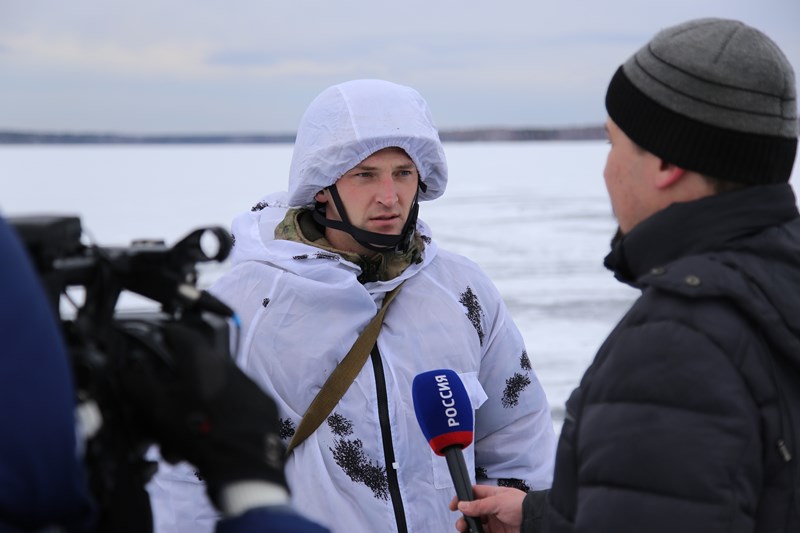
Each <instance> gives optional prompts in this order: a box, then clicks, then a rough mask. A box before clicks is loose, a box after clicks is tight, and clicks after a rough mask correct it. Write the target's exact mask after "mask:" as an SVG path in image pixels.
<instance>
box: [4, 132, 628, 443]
mask: <svg viewBox="0 0 800 533" xmlns="http://www.w3.org/2000/svg"><path fill="white" fill-rule="evenodd" d="M445 150H446V153H447V156H448V161H449V166H450V182H449V184H448V189H447V192H446V193H445V195H444V196H443V197H442V198H440V199H438V200H435V201H433V202H427V203H423V204H422V206H421V209H420V218H422V219H423V220H425V221H426V222H427V223H428V224H429V225H430V226H431V227H432V229H433V232H434V237H435V238H436V239H437V240H438V241H439V243H440V245H441V246H442V247H444V248H447V249H450V250H451V251H454V252H457V253H461V254H464V255H466V256H468V257H470V258H471V259H473V260H474V261H476V262H477V263H479V264H480V265H481V266H482V267H483V268H484V269H485V270H486V272H487V273H488V274H489V275H490V277H491V278H492V279H493V280H494V282H495V283H496V284H497V286H498V288H499V289H500V292H501V293H502V294H503V297H504V298H505V300H506V303H507V304H508V306H509V308H510V309H511V312H512V314H513V316H514V317H515V320H516V321H517V324H518V325H519V328H520V330H521V331H522V333H523V335H524V337H525V340H526V343H527V348H528V354H529V356H530V359H531V361H532V363H533V365H534V369H535V370H536V372H537V373H538V375H539V378H540V380H541V381H542V383H543V386H544V388H545V391H546V392H547V395H548V397H549V400H550V403H551V405H552V407H553V412H554V423H555V425H556V427H559V426H560V422H561V417H562V416H563V405H564V402H565V401H566V399H567V397H568V396H569V393H570V392H571V391H572V389H573V388H574V387H575V386H576V385H577V383H578V380H579V379H580V377H581V375H582V374H583V370H584V369H585V368H586V366H587V365H588V364H589V363H590V362H591V360H592V358H593V356H594V353H595V351H596V350H597V348H598V347H599V345H600V343H601V342H602V341H603V339H604V338H605V336H606V335H607V333H608V332H609V331H610V330H611V328H612V327H613V325H614V324H615V323H616V322H617V320H618V319H619V318H620V317H621V315H622V314H623V313H624V312H625V310H626V309H627V308H628V306H629V305H630V303H631V302H632V301H633V299H634V298H635V297H636V291H634V290H633V289H631V288H629V287H626V286H623V285H621V284H619V283H618V282H616V281H615V280H614V279H613V277H612V276H611V274H610V273H609V272H608V271H606V270H605V269H604V268H603V266H602V259H603V257H604V256H605V254H606V253H607V251H608V243H609V240H610V238H611V236H612V234H613V232H614V229H615V227H616V224H615V222H614V219H613V216H612V214H611V209H610V206H609V202H608V200H607V197H606V192H605V187H604V184H603V178H602V170H603V165H604V163H605V156H606V153H607V150H608V146H607V145H606V143H604V142H597V141H591V142H520V143H463V144H460V143H448V144H446V145H445ZM290 158H291V146H290V145H212V146H170V145H157V146H143V145H130V146H36V145H26V146H0V168H2V176H0V212H2V213H3V214H4V215H6V216H9V215H20V214H78V215H80V216H81V219H82V222H83V227H84V229H85V230H88V232H89V233H90V234H91V235H92V237H93V239H94V240H95V242H97V243H98V244H101V245H121V244H127V243H129V242H130V241H131V240H132V239H137V238H163V239H165V240H166V242H167V243H168V244H172V243H174V242H175V241H177V240H178V239H179V238H180V237H182V236H183V235H185V234H187V233H189V231H190V230H192V229H194V228H196V227H199V226H209V225H221V226H223V227H226V228H227V227H228V226H229V224H230V221H231V220H232V218H233V217H234V216H235V215H237V214H238V213H240V212H241V211H244V210H247V209H249V208H250V206H252V205H253V204H255V203H256V202H257V201H258V199H259V198H260V197H261V196H262V195H264V194H266V193H268V192H272V191H276V190H283V189H285V188H286V180H287V175H288V168H289V161H290ZM222 268H224V267H222ZM219 271H220V270H219V268H211V269H208V270H206V271H204V278H202V281H203V282H204V283H207V282H209V281H210V280H211V279H213V278H214V277H215V276H216V275H218V274H219Z"/></svg>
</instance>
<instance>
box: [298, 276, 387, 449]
mask: <svg viewBox="0 0 800 533" xmlns="http://www.w3.org/2000/svg"><path fill="white" fill-rule="evenodd" d="M402 286H403V284H402V283H401V284H400V285H398V286H397V287H395V288H394V289H392V290H391V291H390V292H388V293H386V296H384V297H383V304H382V305H381V308H380V310H379V311H378V314H376V315H375V317H374V318H373V319H372V320H371V321H370V323H369V324H367V327H366V328H364V331H362V332H361V335H359V336H358V339H356V342H355V344H353V347H352V348H350V351H349V352H347V355H345V356H344V359H342V360H341V362H340V363H339V364H338V365H336V368H334V369H333V372H331V375H330V376H328V379H327V381H325V384H324V385H322V388H321V389H320V390H319V392H318V393H317V396H316V397H315V398H314V401H312V402H311V405H309V406H308V409H307V410H306V412H305V414H304V415H303V419H302V420H300V424H299V425H298V426H297V431H295V433H294V436H293V437H292V440H291V442H289V446H288V447H287V448H286V455H287V456H288V455H289V454H290V453H292V450H294V449H295V447H297V445H298V444H300V443H301V442H303V441H304V440H306V438H308V436H309V435H311V434H312V433H314V431H315V430H316V429H317V428H318V427H319V425H320V424H321V423H322V421H323V420H325V419H326V418H327V417H328V415H329V414H330V413H331V411H333V408H334V407H335V406H336V404H337V403H339V400H341V399H342V396H344V393H345V392H347V389H349V388H350V385H351V384H352V383H353V381H355V379H356V376H357V375H358V373H359V372H361V369H362V368H363V367H364V363H366V362H367V357H369V353H370V352H371V351H372V347H373V346H375V342H376V341H377V340H378V333H380V330H381V325H382V324H383V316H384V315H385V314H386V309H387V308H388V307H389V304H390V303H391V302H392V300H394V297H395V296H397V293H398V292H400V287H402Z"/></svg>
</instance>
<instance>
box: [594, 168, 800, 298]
mask: <svg viewBox="0 0 800 533" xmlns="http://www.w3.org/2000/svg"><path fill="white" fill-rule="evenodd" d="M797 216H798V211H797V205H796V200H795V196H794V192H793V191H792V189H791V187H790V186H789V185H788V184H785V183H782V184H778V185H765V186H758V187H748V188H745V189H740V190H737V191H732V192H727V193H721V194H716V195H713V196H709V197H706V198H701V199H699V200H695V201H692V202H680V203H675V204H672V205H670V206H669V207H667V208H666V209H663V210H662V211H659V212H658V213H656V214H654V215H652V216H651V217H650V218H647V219H645V220H644V221H642V222H641V223H639V224H638V225H637V226H636V227H635V228H633V229H632V230H631V231H630V232H629V233H627V234H626V235H622V234H621V233H619V232H618V233H617V235H616V236H615V237H614V239H613V240H612V241H611V253H609V254H608V255H607V256H606V258H605V261H604V264H605V266H606V268H608V269H609V270H611V271H613V272H614V275H615V276H616V278H617V279H619V280H620V281H623V282H625V283H629V284H631V285H635V284H636V283H635V282H636V280H637V279H638V278H639V277H640V276H642V275H643V274H645V273H647V272H649V271H650V270H651V269H652V268H654V267H657V266H662V265H665V264H667V263H669V262H671V261H674V260H675V259H678V258H680V257H684V256H688V255H695V254H699V253H703V252H709V251H718V250H722V249H725V248H726V247H728V245H729V244H730V243H731V242H732V241H734V240H737V239H740V238H742V237H746V236H749V235H754V234H756V233H759V232H761V231H763V230H764V229H766V228H769V227H771V226H775V225H778V224H782V223H785V222H787V221H789V220H791V219H793V218H795V217H797Z"/></svg>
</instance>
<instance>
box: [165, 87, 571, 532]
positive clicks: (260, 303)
mask: <svg viewBox="0 0 800 533" xmlns="http://www.w3.org/2000/svg"><path fill="white" fill-rule="evenodd" d="M354 83H356V84H357V85H358V84H359V83H358V82H354ZM365 83H366V84H367V85H372V84H373V82H365ZM393 87H396V86H393V85H392V84H387V85H386V86H384V89H385V90H386V91H388V92H390V93H392V94H391V98H396V97H398V94H401V95H402V94H405V95H408V94H409V93H408V92H407V91H406V89H405V88H403V89H400V90H398V91H399V92H397V93H395V92H393V91H395V89H394V88H393ZM363 88H364V87H360V89H359V90H358V91H355V92H354V93H352V94H350V96H349V98H350V100H349V103H350V106H349V107H348V109H349V110H350V111H352V110H353V109H358V108H359V106H360V105H367V104H365V103H364V102H358V101H353V100H352V98H356V100H357V99H358V98H357V97H358V94H363V90H361V89H363ZM340 90H341V91H344V92H345V93H347V92H348V87H344V88H340ZM354 94H355V96H354ZM391 98H390V99H391ZM412 100H414V101H416V100H415V99H414V98H412ZM368 105H370V106H377V107H380V106H381V105H382V104H381V98H380V96H378V97H377V99H373V100H372V101H371V102H369V103H368ZM415 105H417V104H415ZM420 109H421V108H419V109H417V111H416V114H419V111H420ZM348 112H349V111H348ZM371 117H378V118H377V119H376V120H378V121H379V122H380V121H384V120H385V119H386V117H385V115H384V114H382V113H380V112H377V111H376V112H375V113H363V112H359V113H356V114H354V116H353V117H351V119H352V120H353V121H356V122H359V121H361V122H369V120H370V119H371ZM426 117H428V114H427V113H426V112H423V113H422V119H421V120H422V122H423V123H424V124H423V125H421V126H419V129H420V132H415V131H413V129H414V126H413V124H412V125H411V126H408V127H406V128H404V129H403V132H404V133H402V132H401V133H402V135H401V136H400V137H398V136H394V137H391V136H389V137H386V138H384V140H383V141H381V143H378V144H382V143H385V142H391V144H389V146H401V147H404V149H406V151H407V152H408V153H409V155H410V156H411V157H412V159H413V160H414V161H415V163H417V164H418V166H420V165H424V166H423V167H422V168H420V171H421V176H422V179H423V180H428V179H429V180H431V181H426V183H428V185H429V188H428V196H429V197H428V198H427V199H431V198H432V197H435V196H438V195H439V194H441V193H442V192H443V191H444V186H445V184H446V177H447V176H446V163H445V161H444V154H443V151H442V150H441V145H440V143H439V141H438V137H435V142H434V141H433V139H434V138H433V137H431V135H430V132H431V131H434V132H435V128H434V127H433V125H432V123H431V122H430V121H429V119H428V118H426ZM307 118H308V117H304V121H305V120H306V119H307ZM311 118H312V119H313V117H311ZM412 122H413V121H412ZM319 123H320V118H319V117H317V119H314V120H311V127H314V126H315V125H318V124H319ZM391 123H392V122H386V123H385V124H391ZM306 125H307V124H306ZM358 125H359V126H361V125H363V126H364V128H361V129H360V131H372V132H376V131H377V130H379V129H380V127H381V125H380V124H377V123H373V124H368V125H367V124H360V123H359V124H358ZM301 127H303V126H302V125H301ZM357 129H358V128H357ZM402 136H406V137H408V138H401V137H402ZM390 137H391V139H392V140H391V141H386V139H387V138H390ZM418 137H421V138H422V139H423V140H422V141H419V139H418ZM311 138H313V136H308V135H305V134H304V135H298V143H296V144H295V154H294V159H293V160H294V161H295V162H297V161H304V160H308V158H307V157H306V156H305V155H304V154H303V153H302V152H303V151H304V150H308V149H311V148H310V147H309V146H306V145H304V144H303V143H304V142H306V141H304V140H303V139H306V140H307V141H308V140H309V139H311ZM414 139H417V140H414ZM317 140H319V139H317ZM358 142H360V141H358ZM358 142H356V143H355V144H358ZM364 146H366V147H367V148H364V149H368V148H369V147H370V146H372V147H373V148H374V149H380V148H383V147H385V146H379V147H377V148H375V146H377V145H375V143H371V141H370V142H368V143H367V144H366V145H364ZM415 150H419V152H415ZM353 153H361V149H358V150H355V151H354V152H353ZM370 153H371V152H369V151H367V152H366V155H365V156H364V157H366V156H367V155H369V154H370ZM354 157H355V156H354ZM437 158H438V159H437ZM418 161H421V162H422V163H418ZM359 162H360V160H352V161H349V162H348V163H347V164H346V165H344V166H345V167H347V165H349V167H347V168H343V171H345V170H348V169H349V168H352V167H353V166H355V165H356V164H358V163H359ZM426 169H427V171H428V174H427V175H426V172H425V170H426ZM299 175H301V174H294V175H293V176H294V177H295V178H296V177H297V176H299ZM315 175H317V174H315ZM317 177H319V176H318V175H317ZM293 179H294V178H293ZM315 179H316V178H315ZM319 185H320V184H318V183H317V184H314V185H313V186H312V187H310V188H309V187H307V186H305V185H304V184H303V183H301V182H297V181H292V182H290V186H291V188H292V190H294V191H295V193H297V192H298V191H306V193H307V192H308V191H311V190H313V191H314V192H316V190H318V188H319ZM315 187H316V188H317V189H315ZM306 193H302V194H305V195H306V196H304V198H307V197H308V196H307V194H306ZM431 194H433V195H434V196H430V195H431ZM421 199H423V200H424V199H426V198H423V197H421ZM298 203H300V204H303V203H305V201H301V202H297V201H294V200H290V195H289V193H276V194H271V195H268V196H266V197H264V198H262V199H261V200H260V202H259V203H258V204H257V207H258V209H255V210H248V211H246V212H244V213H243V214H242V215H240V216H239V217H237V219H236V220H235V221H234V223H233V228H232V229H233V234H234V235H235V238H236V244H235V246H234V249H233V252H232V254H231V268H230V270H229V271H228V272H227V273H226V274H225V275H223V276H222V278H220V279H219V281H218V282H217V283H216V284H215V285H214V286H213V287H212V289H211V291H212V292H213V293H214V294H215V295H216V296H217V297H219V298H221V299H222V300H223V301H225V302H226V303H228V304H229V305H231V306H232V307H233V308H234V309H235V310H236V311H237V313H238V314H239V315H240V318H241V321H242V333H241V339H240V346H239V352H238V355H237V361H238V363H239V364H240V365H241V366H242V368H243V369H244V370H245V371H246V372H247V373H248V374H249V375H250V376H251V377H253V378H254V379H255V380H256V381H257V382H258V383H259V384H260V385H261V386H262V387H263V388H264V390H265V391H266V392H267V393H268V394H269V395H270V396H272V397H273V398H274V399H275V400H276V403H277V404H278V408H279V412H280V417H281V436H282V437H283V438H284V439H286V440H285V442H287V443H288V440H289V439H290V438H291V436H292V435H293V434H294V432H295V430H296V428H297V425H298V423H299V421H300V420H301V418H302V416H303V414H304V413H305V411H306V409H307V407H308V405H309V404H310V403H311V401H312V399H313V398H314V396H315V395H316V394H317V392H318V391H319V389H320V387H321V386H322V384H323V383H324V382H325V380H326V379H327V377H328V375H329V374H330V372H331V371H332V370H333V369H334V368H335V366H336V365H337V364H338V363H339V361H340V360H341V358H342V357H343V356H344V355H345V354H346V353H347V351H348V350H349V349H350V347H351V346H352V345H353V342H354V341H355V340H356V338H357V337H358V335H359V333H360V332H361V331H362V330H363V329H364V327H365V326H366V324H367V323H368V322H369V321H370V320H371V319H372V318H373V317H374V316H375V313H376V312H377V310H378V309H379V308H380V305H381V303H382V301H383V298H384V295H385V294H386V293H388V292H389V291H391V290H392V289H394V288H395V287H396V286H397V285H399V284H400V283H404V285H403V289H402V291H400V292H399V294H398V295H397V297H396V298H395V300H394V301H393V302H392V304H391V306H390V307H389V308H388V311H387V313H386V316H385V319H384V323H383V327H382V329H381V333H380V335H379V337H378V341H377V343H376V347H375V349H373V351H372V354H371V357H370V358H369V360H368V361H367V362H366V364H365V365H364V368H363V369H362V370H361V372H360V373H359V375H358V376H357V377H356V379H355V381H354V382H353V383H352V385H351V386H350V388H349V389H348V390H347V392H346V393H345V395H344V396H343V398H342V400H341V401H340V402H339V403H338V404H337V405H336V407H335V408H334V410H333V412H332V413H331V414H330V416H329V417H328V419H327V421H326V423H323V424H321V425H320V427H319V428H318V429H317V430H316V431H315V432H314V433H313V434H312V435H311V436H309V437H308V438H307V439H306V440H305V441H304V442H303V443H302V444H301V445H299V446H298V447H297V448H296V449H295V450H294V451H293V453H292V454H291V456H290V457H289V458H288V460H287V464H286V475H287V480H288V482H289V485H290V489H291V491H292V504H293V506H294V507H295V508H297V509H298V510H299V511H300V512H302V513H303V514H306V515H307V516H309V517H311V518H312V519H314V520H316V521H318V522H320V523H322V524H324V525H327V526H328V527H330V528H331V529H332V531H334V533H338V532H342V533H344V532H347V533H350V532H353V531H377V530H380V531H409V532H429V531H449V530H451V529H452V527H453V523H454V516H455V515H454V514H453V513H451V512H450V511H449V510H448V508H447V506H448V503H449V502H450V500H451V499H452V497H453V495H454V494H455V490H454V488H453V484H452V480H451V479H450V475H449V471H448V468H447V463H446V461H445V460H444V459H443V458H441V457H439V456H437V455H435V453H434V452H433V451H432V450H431V448H430V446H429V445H428V443H427V442H426V440H425V438H424V436H423V435H422V432H421V430H420V429H419V425H418V423H417V420H416V415H415V414H414V409H413V406H412V399H411V382H412V381H413V378H414V377H415V376H416V375H417V374H419V373H422V372H426V371H428V370H433V369H436V368H449V369H452V370H454V371H455V372H457V373H458V374H459V376H460V377H461V379H462V381H463V382H464V385H465V387H466V389H467V392H468V395H469V397H470V402H471V404H472V406H473V408H474V409H475V440H474V444H473V445H471V446H469V447H468V448H467V449H465V450H464V456H465V461H466V463H467V467H468V470H469V471H471V472H475V478H476V479H480V482H482V483H488V484H502V485H507V486H519V487H530V488H533V489H541V488H546V487H549V486H550V484H551V482H552V463H553V457H554V452H555V435H554V431H553V425H552V421H551V418H550V409H549V406H548V403H547V399H546V398H545V395H544V392H543V390H542V387H541V384H540V383H539V381H538V378H537V377H536V374H535V371H534V369H533V367H532V365H531V361H530V359H529V358H528V355H527V351H526V347H525V344H524V341H523V339H522V336H521V334H520V332H519V330H518V329H517V327H516V325H515V324H514V322H513V320H512V319H511V316H510V315H509V312H508V309H507V308H506V306H505V304H504V303H503V300H502V298H501V297H500V294H499V293H498V291H497V288H496V287H495V286H494V284H493V283H492V282H491V281H490V280H489V278H488V277H487V276H486V275H485V274H484V273H483V271H482V270H481V269H480V267H478V266H477V265H476V264H475V263H473V262H472V261H470V260H469V259H467V258H465V257H462V256H458V255H455V254H452V253H450V252H447V251H444V250H442V249H440V248H439V247H438V245H437V242H436V241H435V239H433V237H432V233H431V230H430V228H429V227H428V226H427V225H426V224H425V223H424V222H423V221H422V220H418V221H417V226H416V235H415V243H416V244H415V246H414V249H415V253H414V254H413V255H411V256H407V257H404V258H400V260H399V262H398V258H390V261H389V263H390V264H394V267H392V268H389V267H387V268H386V269H384V268H378V269H375V272H376V273H375V274H370V275H369V276H365V272H364V270H365V269H364V267H365V262H364V261H363V260H362V258H360V257H358V256H354V255H353V254H348V253H344V252H342V251H339V250H335V249H332V248H330V247H329V245H327V244H326V243H327V241H326V240H325V239H322V240H309V238H310V237H311V236H310V235H306V234H305V232H306V229H305V226H303V224H302V222H297V223H296V224H294V225H292V226H291V227H290V229H294V230H299V232H298V234H292V233H291V232H290V233H289V234H285V233H283V231H280V232H279V234H280V237H276V228H278V227H279V226H281V225H282V224H285V221H286V220H287V218H288V219H292V218H294V219H295V220H299V219H300V218H302V217H301V216H298V217H291V216H290V217H287V213H290V209H294V208H295V207H296V205H297V204H298ZM395 267H396V268H395ZM369 270H372V269H369ZM265 302H267V305H266V306H265V305H264V303H265ZM151 489H152V494H153V498H154V502H155V503H156V506H161V507H162V508H167V509H169V513H168V516H167V513H162V517H165V518H164V520H163V521H162V522H161V523H160V524H159V531H160V532H161V533H166V532H171V533H174V532H186V533H188V532H190V531H191V532H192V533H197V532H200V533H203V532H208V531H210V530H211V520H210V518H209V517H210V516H211V515H213V511H212V510H211V509H210V507H208V506H207V505H206V504H205V503H204V501H203V499H204V496H203V486H202V484H201V483H199V482H198V480H197V479H196V478H193V476H191V475H187V474H186V473H185V472H183V471H182V470H181V468H180V467H177V468H172V469H171V470H170V469H165V471H163V472H160V473H159V474H158V476H157V479H156V482H155V483H154V484H153V486H151ZM332 517H335V518H332Z"/></svg>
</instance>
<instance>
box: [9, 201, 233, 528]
mask: <svg viewBox="0 0 800 533" xmlns="http://www.w3.org/2000/svg"><path fill="white" fill-rule="evenodd" d="M8 220H9V222H10V223H11V225H12V227H13V228H14V229H15V230H16V231H17V233H18V234H19V236H20V238H21V239H22V241H23V242H24V244H25V247H26V248H27V250H28V253H29V255H30V257H31V259H32V261H33V262H34V264H35V266H36V269H37V271H38V274H39V277H40V280H41V282H42V284H43V285H44V288H45V291H46V294H47V297H48V299H49V301H50V302H51V306H52V309H53V312H54V313H55V314H56V318H57V319H58V321H59V323H60V324H61V327H62V333H63V337H64V339H65V341H66V345H67V349H68V353H69V357H70V359H71V361H70V363H71V367H72V370H73V376H74V381H75V388H76V392H77V398H76V406H78V407H81V408H83V407H86V406H90V407H92V408H93V409H95V410H99V413H100V415H101V417H102V423H101V425H100V426H99V429H97V430H96V431H92V432H91V434H90V435H87V437H88V440H87V441H86V448H85V463H86V465H87V471H88V476H89V483H90V487H91V490H92V493H93V496H94V497H95V499H96V501H97V505H98V510H99V517H98V520H99V522H98V528H97V529H98V530H100V531H150V530H152V517H151V513H150V505H149V499H148V496H147V493H146V491H145V489H144V486H145V484H146V483H147V481H148V480H149V479H150V477H151V476H152V474H153V473H154V472H155V469H156V465H155V464H154V463H152V462H149V461H148V460H147V459H146V452H147V450H148V448H149V447H150V446H151V445H152V444H157V439H156V438H155V436H154V435H152V434H151V432H150V431H149V428H147V426H146V425H145V424H143V423H142V421H141V415H140V413H137V412H136V409H135V408H134V407H133V405H132V404H131V402H128V401H126V397H125V390H124V387H123V386H122V385H121V379H120V378H121V376H123V375H124V373H125V372H126V369H130V368H132V367H133V366H138V367H142V366H145V367H147V369H148V371H151V372H152V374H153V375H156V376H163V377H164V379H165V380H169V379H170V373H171V372H173V370H174V367H173V358H172V355H171V354H170V348H169V346H168V345H167V344H166V343H165V341H164V335H163V330H164V327H165V326H167V325H169V324H174V323H179V324H181V325H183V326H186V327H189V328H191V329H192V330H194V331H195V332H197V333H199V334H200V337H199V338H202V339H203V344H204V345H205V346H206V347H212V348H213V349H214V351H215V352H218V353H220V354H221V356H224V357H230V351H231V342H232V337H231V334H232V333H235V332H236V329H235V328H232V327H231V319H232V317H233V316H234V314H233V312H232V310H231V309H230V308H228V307H227V306H225V305H224V304H223V303H222V302H220V301H219V300H217V299H216V298H214V297H213V296H211V295H210V294H208V293H207V292H205V291H202V290H199V289H198V288H197V264H198V263H200V262H205V261H223V260H224V259H225V258H226V257H227V255H228V253H229V252H230V250H231V247H232V238H231V236H230V234H229V233H228V232H226V231H224V230H223V229H222V228H218V227H210V228H200V229H197V230H194V231H193V232H191V233H190V234H189V235H187V236H186V237H184V238H183V239H182V240H180V241H179V242H178V243H177V244H175V245H174V246H172V247H167V246H166V245H165V243H164V242H163V241H136V242H134V243H132V244H131V245H130V246H128V247H99V246H95V245H86V244H84V243H83V242H82V240H81V235H82V227H81V221H80V218H79V217H76V216H24V217H11V218H9V219H8ZM209 246H211V247H213V250H209ZM74 287H82V288H83V291H84V295H85V297H84V298H83V301H82V303H75V301H74V300H73V299H72V298H71V297H70V296H69V293H68V289H70V288H74ZM122 291H131V292H133V293H136V294H139V295H140V296H143V297H145V298H148V299H150V300H152V301H154V302H156V303H157V304H160V309H159V310H158V311H155V310H154V311H152V312H144V313H141V312H140V313H131V312H124V311H120V310H118V309H117V303H118V301H119V298H120V295H121V293H122ZM62 298H66V299H67V300H68V301H69V302H72V304H73V307H74V311H75V313H74V316H71V317H62V316H61V315H62V313H61V311H60V310H61V303H62ZM79 411H80V409H79Z"/></svg>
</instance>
